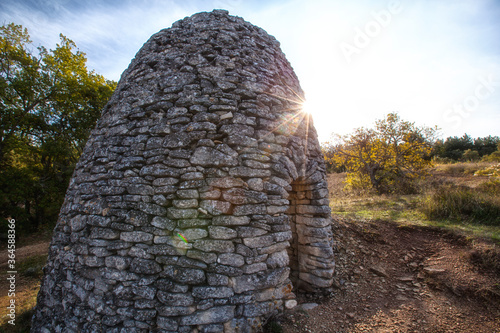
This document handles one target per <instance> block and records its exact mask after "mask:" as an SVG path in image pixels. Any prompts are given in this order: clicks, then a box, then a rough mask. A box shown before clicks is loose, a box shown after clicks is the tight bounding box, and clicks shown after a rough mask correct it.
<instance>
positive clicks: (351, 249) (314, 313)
mask: <svg viewBox="0 0 500 333" xmlns="http://www.w3.org/2000/svg"><path fill="white" fill-rule="evenodd" d="M335 237H336V240H337V268H336V276H335V283H336V285H337V289H335V290H334V292H333V293H331V294H330V295H328V296H326V297H324V298H323V299H318V298H311V297H307V296H308V295H299V303H317V304H318V306H317V307H315V308H313V309H312V310H307V311H304V310H301V309H300V306H299V309H297V310H295V311H294V312H292V313H288V314H286V315H284V316H282V317H281V318H278V319H279V320H280V321H281V325H282V327H283V332H286V333H289V332H290V333H295V332H314V333H320V332H329V333H331V332H426V333H427V332H450V333H451V332H454V333H456V332H464V333H465V332H468V333H469V332H485V333H486V332H488V333H492V332H500V271H499V267H500V256H499V252H498V250H497V252H495V251H494V250H492V248H493V246H492V245H489V244H487V243H482V242H476V243H475V244H472V243H471V242H470V241H466V240H465V239H462V238H460V237H456V236H451V235H449V234H446V233H443V232H442V231H436V230H431V229H428V228H426V229H424V228H417V227H398V226H397V225H395V224H392V223H387V222H383V221H375V222H373V221H372V222H365V223H360V222H357V223H356V224H352V223H348V222H346V221H342V220H341V221H340V222H339V226H338V228H337V229H336V236H335ZM495 260H496V261H495ZM495 262H496V265H497V266H496V268H491V267H492V265H494V263H495ZM485 263H486V264H485ZM492 263H493V264H492ZM307 306H308V305H306V307H307ZM309 306H311V307H313V306H314V304H310V305H309Z"/></svg>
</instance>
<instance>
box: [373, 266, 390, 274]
mask: <svg viewBox="0 0 500 333" xmlns="http://www.w3.org/2000/svg"><path fill="white" fill-rule="evenodd" d="M370 271H371V272H373V273H375V274H377V275H378V276H382V277H389V275H387V273H386V272H385V269H383V268H382V267H379V266H372V267H370Z"/></svg>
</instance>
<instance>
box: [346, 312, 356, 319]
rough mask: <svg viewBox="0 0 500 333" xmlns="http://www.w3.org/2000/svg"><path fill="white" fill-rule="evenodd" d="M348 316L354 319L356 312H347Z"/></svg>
mask: <svg viewBox="0 0 500 333" xmlns="http://www.w3.org/2000/svg"><path fill="white" fill-rule="evenodd" d="M346 315H347V317H349V318H351V319H354V316H355V314H354V313H353V312H348V313H346Z"/></svg>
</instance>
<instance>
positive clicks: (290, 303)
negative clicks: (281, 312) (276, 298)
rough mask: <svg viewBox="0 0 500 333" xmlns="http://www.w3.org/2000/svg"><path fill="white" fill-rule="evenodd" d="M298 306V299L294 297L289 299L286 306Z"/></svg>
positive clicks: (288, 307) (291, 307)
mask: <svg viewBox="0 0 500 333" xmlns="http://www.w3.org/2000/svg"><path fill="white" fill-rule="evenodd" d="M296 306H297V301H296V300H294V299H289V300H288V301H286V302H285V308H287V309H293V308H294V307H296Z"/></svg>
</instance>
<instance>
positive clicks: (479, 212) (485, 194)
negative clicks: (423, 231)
mask: <svg viewBox="0 0 500 333" xmlns="http://www.w3.org/2000/svg"><path fill="white" fill-rule="evenodd" d="M498 186H500V185H498V184H493V183H492V184H489V185H484V186H483V187H482V188H477V189H471V188H469V187H464V186H443V187H441V188H439V189H437V190H436V192H434V193H433V194H431V195H430V196H428V197H427V200H426V201H425V202H424V204H423V207H422V210H423V212H424V214H425V215H426V216H427V217H428V218H432V219H444V220H446V219H451V220H458V221H465V222H471V223H478V224H489V225H497V226H500V197H499V196H498V195H493V194H490V191H493V192H495V191H498Z"/></svg>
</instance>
